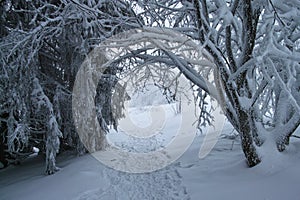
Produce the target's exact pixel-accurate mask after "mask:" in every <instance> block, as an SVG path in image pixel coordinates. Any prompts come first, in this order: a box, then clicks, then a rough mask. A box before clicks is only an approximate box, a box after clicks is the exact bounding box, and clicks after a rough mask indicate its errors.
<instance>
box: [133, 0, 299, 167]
mask: <svg viewBox="0 0 300 200" xmlns="http://www.w3.org/2000/svg"><path fill="white" fill-rule="evenodd" d="M132 5H133V6H135V7H137V10H139V14H138V15H139V16H142V18H143V19H145V24H147V25H148V26H160V27H168V28H172V30H176V31H178V32H180V33H182V34H185V35H187V36H189V37H191V38H192V39H194V40H195V41H198V42H199V43H200V44H199V46H200V47H201V48H203V49H205V50H206V51H207V52H209V54H210V55H211V57H212V59H211V61H212V62H213V63H214V65H213V66H211V65H210V66H209V65H207V66H208V68H209V70H208V71H209V74H211V77H212V76H213V77H214V79H213V81H212V79H207V80H208V82H211V83H212V84H213V85H214V87H213V88H214V89H213V90H212V89H211V88H210V90H207V88H206V87H205V86H204V85H203V84H202V83H201V81H199V80H200V78H201V77H202V78H204V79H205V78H206V74H204V71H203V70H201V69H204V66H205V65H204V66H201V68H200V69H198V68H197V67H195V66H194V65H193V64H191V63H187V62H184V61H182V60H181V59H180V56H179V55H176V54H170V53H168V52H165V55H166V56H167V57H169V58H170V60H172V61H174V64H175V65H177V67H178V69H180V70H181V71H182V72H183V74H184V75H185V76H186V77H187V78H188V79H190V80H191V81H192V82H193V83H194V84H195V85H197V86H198V87H199V88H200V89H202V90H204V91H206V92H207V93H208V94H210V96H212V97H214V98H215V99H216V100H217V101H218V102H219V104H220V105H221V107H222V109H223V111H224V113H225V115H226V116H227V118H228V120H229V121H230V122H231V123H232V125H233V126H234V127H235V129H236V130H237V131H238V132H239V133H240V136H241V139H242V147H243V151H244V153H245V156H246V159H247V161H248V164H249V166H254V165H256V164H257V163H259V162H260V161H261V159H263V158H262V156H263V155H259V153H258V152H257V149H258V147H260V146H261V147H264V145H263V144H264V143H265V141H266V140H268V141H272V142H273V143H274V146H275V147H276V146H277V149H278V150H279V151H283V150H284V149H285V147H286V145H288V141H289V137H290V136H291V135H292V134H293V132H294V131H295V129H296V128H297V127H298V126H299V123H300V114H299V111H300V110H299V105H300V98H299V93H300V92H299V90H300V89H299V77H300V76H299V70H300V65H299V62H300V49H299V47H300V46H299V42H300V35H299V33H300V32H299V31H300V26H299V25H300V21H299V16H300V13H299V2H297V1H285V2H282V1H274V0H266V1H250V0H230V1H219V0H216V1H214V0H213V1H206V0H186V1H177V0H162V1H154V0H149V1H139V0H137V1H133V2H132ZM162 37H163V36H162ZM137 56H139V55H137ZM144 57H145V56H144ZM151 59H152V62H153V60H155V58H154V57H153V56H152V57H151ZM160 60H161V58H160V57H157V58H156V61H157V62H160ZM145 61H147V58H146V59H145ZM193 69H195V70H193ZM187 71H189V72H191V73H184V72H187ZM215 91H217V95H216V94H215ZM199 94H202V93H199ZM199 97H200V98H203V95H201V96H199ZM200 106H201V105H200ZM272 142H271V143H272ZM260 149H261V148H260ZM274 151H276V150H274Z"/></svg>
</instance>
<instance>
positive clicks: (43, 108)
mask: <svg viewBox="0 0 300 200" xmlns="http://www.w3.org/2000/svg"><path fill="white" fill-rule="evenodd" d="M32 84H33V91H32V93H31V101H32V104H33V109H34V113H35V114H36V115H37V116H39V118H40V119H42V120H45V121H46V123H47V125H46V135H45V137H46V173H47V174H53V173H54V172H55V171H57V170H58V168H57V167H56V165H55V158H56V154H57V153H58V152H59V145H60V141H59V138H60V137H62V133H61V131H60V130H59V128H58V123H57V121H56V117H55V115H54V112H53V106H52V103H51V102H50V100H49V98H48V97H47V96H46V95H45V93H44V91H43V89H42V87H41V85H40V83H39V80H38V79H37V78H34V80H33V83H32Z"/></svg>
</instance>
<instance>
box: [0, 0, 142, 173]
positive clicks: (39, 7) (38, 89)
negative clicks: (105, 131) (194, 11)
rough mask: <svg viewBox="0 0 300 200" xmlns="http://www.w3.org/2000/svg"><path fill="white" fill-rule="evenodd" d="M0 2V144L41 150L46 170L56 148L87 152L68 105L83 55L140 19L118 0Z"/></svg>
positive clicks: (10, 148) (16, 150)
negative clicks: (77, 132) (44, 158)
mask: <svg viewBox="0 0 300 200" xmlns="http://www.w3.org/2000/svg"><path fill="white" fill-rule="evenodd" d="M0 4H1V6H0V8H1V16H0V21H1V23H0V26H1V28H0V29H1V31H0V36H1V38H0V46H1V48H0V60H1V62H0V82H1V85H0V91H1V96H0V108H1V109H0V118H1V130H4V131H3V132H1V139H2V138H3V144H2V142H1V145H2V146H3V148H1V149H6V152H7V154H9V155H7V156H11V155H12V154H16V156H17V157H18V156H19V155H21V154H22V152H23V151H24V152H26V153H28V154H30V153H31V152H32V148H33V147H38V148H39V149H40V153H45V155H46V172H47V173H48V174H51V173H53V172H54V171H55V170H57V168H56V166H55V157H56V154H57V152H58V150H59V148H60V149H61V150H67V149H75V150H77V151H78V153H84V152H85V147H84V146H83V145H82V143H81V141H80V139H79V137H78V135H77V134H76V131H75V127H74V124H73V117H72V109H71V105H72V95H71V93H72V88H73V84H74V81H75V76H76V73H77V71H78V69H79V68H80V65H81V63H82V62H83V60H84V58H85V56H86V55H87V54H88V53H89V52H90V51H91V50H92V49H93V48H94V46H95V45H97V44H99V42H101V41H102V40H104V39H105V38H107V37H110V36H111V35H113V34H116V33H118V32H120V31H122V30H128V29H130V28H135V27H139V26H141V22H140V20H139V19H137V18H136V16H135V14H134V12H133V11H132V9H130V7H129V4H128V3H126V2H124V1H122V0H113V1H110V0H101V1H95V0H89V1H81V0H63V1H60V0H51V1H50V0H38V1H18V0H5V1H1V2H0ZM102 95H103V96H105V95H107V96H109V95H110V94H102ZM96 103H97V102H96ZM105 109H106V108H103V110H105ZM99 120H104V119H103V118H101V119H99ZM101 137H102V138H103V137H104V136H103V135H101ZM0 153H1V155H2V154H3V153H4V152H2V151H1V152H0ZM7 156H6V157H7ZM1 159H2V156H1ZM1 162H4V161H3V160H1Z"/></svg>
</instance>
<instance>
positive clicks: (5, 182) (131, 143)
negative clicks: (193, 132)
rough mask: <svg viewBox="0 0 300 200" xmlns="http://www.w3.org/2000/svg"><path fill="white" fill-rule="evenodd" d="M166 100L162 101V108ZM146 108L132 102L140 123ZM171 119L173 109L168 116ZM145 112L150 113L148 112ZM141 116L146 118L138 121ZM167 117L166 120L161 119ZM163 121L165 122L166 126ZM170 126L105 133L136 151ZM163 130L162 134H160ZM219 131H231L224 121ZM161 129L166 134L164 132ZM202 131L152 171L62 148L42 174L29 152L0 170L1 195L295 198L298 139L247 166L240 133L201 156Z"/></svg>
mask: <svg viewBox="0 0 300 200" xmlns="http://www.w3.org/2000/svg"><path fill="white" fill-rule="evenodd" d="M170 108H171V106H170V105H166V106H165V108H164V109H165V110H170ZM143 112H145V113H147V112H149V108H146V107H144V108H142V109H141V108H131V112H130V114H132V115H133V116H135V117H136V122H137V123H138V124H140V125H141V126H142V125H144V126H146V125H147V123H149V119H148V118H147V115H145V116H144V117H143ZM166 116H168V120H170V121H172V122H173V123H175V122H176V120H178V115H173V118H172V116H169V115H168V113H167V114H166ZM148 117H149V116H148ZM143 119H145V122H143ZM166 123H167V121H166ZM166 127H167V128H166ZM171 128H172V127H169V128H168V126H165V129H166V130H164V131H162V133H160V134H158V135H157V138H156V139H155V138H152V139H151V140H145V141H144V142H142V140H132V139H131V138H130V137H128V136H126V135H124V133H122V130H120V132H119V133H118V134H119V135H118V134H117V133H116V132H113V131H112V132H111V133H110V134H109V135H108V138H109V139H110V141H111V142H114V143H115V144H116V146H119V147H120V148H125V149H130V150H132V151H136V152H143V151H154V150H156V149H157V148H161V147H162V146H164V145H166V143H165V141H168V140H170V139H171V136H170V135H169V134H167V133H168V130H170V129H171ZM164 132H165V133H166V134H164ZM222 134H223V135H230V134H232V128H231V126H230V125H229V124H225V126H224V129H223V132H222ZM162 135H165V137H163V136H162ZM204 137H205V135H198V136H197V137H196V138H195V140H194V142H193V143H192V145H191V146H190V147H189V148H188V150H187V151H186V152H185V153H184V154H183V156H181V158H179V159H178V160H176V161H175V162H173V163H172V164H171V165H169V166H167V167H165V168H163V169H160V170H158V171H155V172H150V173H143V174H131V173H125V172H120V171H116V170H114V169H111V168H108V167H106V166H104V165H103V164H101V163H100V162H99V161H98V160H97V159H95V158H94V157H93V156H91V155H85V156H81V157H76V156H74V155H72V154H71V153H63V154H62V155H60V156H58V158H57V165H58V166H59V167H61V170H60V171H59V172H57V173H56V174H54V175H51V176H45V175H44V174H43V170H44V162H43V159H42V158H41V157H39V156H32V157H31V158H29V159H27V160H26V161H24V162H22V163H21V165H19V166H10V167H8V168H6V169H4V170H1V171H0V199H1V200H54V199H55V200H63V199H66V200H69V199H74V200H98V199H101V200H102V199H103V200H127V199H128V200H129V199H133V200H148V199H149V200H150V199H158V200H165V199H175V200H176V199H178V200H184V199H191V200H198V199H205V200H206V199H246V200H247V199H262V200H264V199H269V200H276V199H278V200H279V199H299V198H300V190H299V186H300V174H299V168H300V141H298V140H297V139H293V140H292V142H291V145H290V146H289V148H288V149H287V151H285V152H284V153H278V154H277V155H274V156H272V157H268V158H265V159H264V160H266V162H262V163H261V164H260V165H258V166H256V167H253V168H248V167H247V166H246V164H245V160H244V156H243V153H242V150H241V147H240V141H239V139H237V138H235V139H228V138H227V137H225V138H220V139H219V140H218V143H217V144H216V146H215V147H214V148H213V150H212V151H211V152H210V153H209V154H208V156H206V157H205V158H204V159H199V157H198V154H199V149H200V146H201V144H202V142H203V140H204Z"/></svg>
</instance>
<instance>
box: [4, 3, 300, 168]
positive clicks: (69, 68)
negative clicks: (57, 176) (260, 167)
mask: <svg viewBox="0 0 300 200" xmlns="http://www.w3.org/2000/svg"><path fill="white" fill-rule="evenodd" d="M299 16H300V3H299V2H298V1H297V0H288V1H284V2H283V1H278V0H265V1H258V0H257V1H256V0H253V1H251V0H228V1H223V0H212V1H207V0H160V1H155V0H148V1H142V0H135V1H125V0H124V1H123V0H112V1H110V0H100V1H96V0H88V1H84V0H38V1H17V0H6V1H1V20H0V27H1V32H0V36H1V39H0V46H1V48H0V60H1V62H0V65H1V67H0V82H1V84H0V92H1V96H0V120H1V128H0V130H1V132H0V134H1V140H0V141H1V142H0V159H1V160H0V161H1V162H2V163H3V164H4V165H6V164H5V163H6V162H7V160H15V159H18V158H19V157H22V156H24V155H27V154H30V153H31V152H32V148H33V147H38V148H39V149H40V152H41V153H44V154H45V157H46V173H47V174H52V173H54V172H55V171H56V170H57V167H56V165H55V157H56V154H57V153H58V152H59V151H63V150H64V149H66V148H71V149H72V150H74V151H76V152H78V153H79V154H82V153H85V152H86V148H85V147H84V146H83V144H82V143H81V141H80V139H79V137H78V135H77V133H76V130H75V127H74V121H73V116H72V103H71V102H72V90H73V86H74V81H75V77H76V74H77V72H78V70H79V68H80V66H81V64H82V62H83V61H84V59H85V58H86V56H87V55H88V54H89V53H90V52H91V51H92V50H93V49H94V48H95V47H96V46H97V45H98V44H99V43H101V42H102V41H105V40H106V39H108V38H111V37H112V36H114V35H116V34H118V33H122V32H125V31H128V30H133V29H137V28H141V29H143V30H146V29H147V28H148V27H149V28H151V27H156V28H157V27H158V28H162V29H163V28H166V29H170V30H172V31H175V32H178V33H180V34H182V35H184V36H185V37H187V38H189V39H190V40H192V41H193V42H194V43H195V44H197V45H198V48H200V49H203V51H205V52H206V53H207V59H208V60H209V62H207V63H204V62H203V65H202V66H199V65H194V64H193V63H192V62H190V61H189V60H187V58H186V57H184V56H183V55H182V54H180V53H178V54H177V53H172V52H169V51H166V49H157V47H156V49H155V50H156V51H147V50H146V49H137V50H136V51H135V52H134V53H131V54H128V55H126V56H124V60H119V61H118V62H116V63H115V65H112V66H111V69H110V71H108V72H107V73H106V75H107V76H109V77H117V78H116V79H110V80H113V81H108V82H107V81H105V80H106V79H105V77H104V76H103V77H100V80H102V81H101V83H99V85H97V88H98V89H97V95H98V101H96V102H95V104H96V106H98V109H97V117H98V121H99V122H100V127H101V129H102V130H100V131H101V132H102V134H101V136H100V137H105V132H106V131H107V126H108V125H115V123H116V121H117V120H118V118H119V117H121V115H120V116H117V119H114V118H113V117H112V115H111V114H110V109H111V105H110V102H111V96H112V93H113V89H114V87H115V85H116V84H117V83H116V82H118V81H116V80H118V78H120V77H118V76H119V75H120V74H121V73H122V71H124V70H128V69H132V68H133V67H136V66H129V67H128V68H126V67H123V68H122V66H124V63H125V64H126V62H125V61H126V60H127V61H128V60H129V61H134V62H135V63H137V62H136V61H138V63H139V65H141V66H142V65H147V64H149V63H160V64H164V65H165V66H168V67H170V68H171V67H172V68H177V69H178V70H179V71H180V72H181V73H180V75H181V76H185V77H186V78H187V79H188V80H190V81H191V84H192V85H193V87H196V88H197V89H199V91H201V92H200V93H199V96H198V98H199V101H202V102H203V101H209V99H208V97H209V96H210V97H211V98H213V99H215V100H216V101H218V103H219V105H220V107H221V108H222V111H223V113H224V115H225V116H226V118H227V119H228V121H229V122H230V123H231V124H232V126H233V127H234V128H235V130H236V131H237V132H238V133H239V135H240V138H241V144H242V149H243V152H244V155H245V158H246V161H247V163H248V165H249V166H250V167H252V166H255V165H257V164H258V163H260V162H261V161H262V159H264V156H268V155H264V154H263V153H262V154H261V151H258V149H263V148H272V151H273V152H278V151H279V152H282V151H284V150H285V148H286V147H287V146H288V145H289V138H290V137H291V136H292V135H293V133H294V131H295V130H296V129H297V128H298V126H299V124H300V26H299V25H300V18H299ZM165 36H166V37H171V36H170V35H168V33H166V35H162V34H161V35H160V36H157V37H161V38H162V39H163V37H165ZM158 39H159V38H158ZM158 52H159V53H158ZM192 59H195V58H194V57H193V58H191V60H192ZM122 64H123V65H122ZM120 66H121V67H120ZM114 70H115V71H114ZM187 72H188V73H187ZM211 77H213V78H211ZM203 80H205V81H206V84H203ZM207 85H209V87H208V86H207ZM174 98H175V97H174ZM85 103H86V102H82V105H84V104H85ZM200 105H201V104H200ZM201 109H202V111H203V112H204V113H209V112H210V111H209V110H205V109H206V107H204V106H203V107H201ZM91 120H94V119H91ZM199 120H213V116H211V117H208V118H203V117H202V118H201V117H199ZM84 123H85V122H84ZM101 148H102V147H101V146H100V147H97V148H95V149H94V150H100V149H101ZM3 150H5V156H4V151H3Z"/></svg>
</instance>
